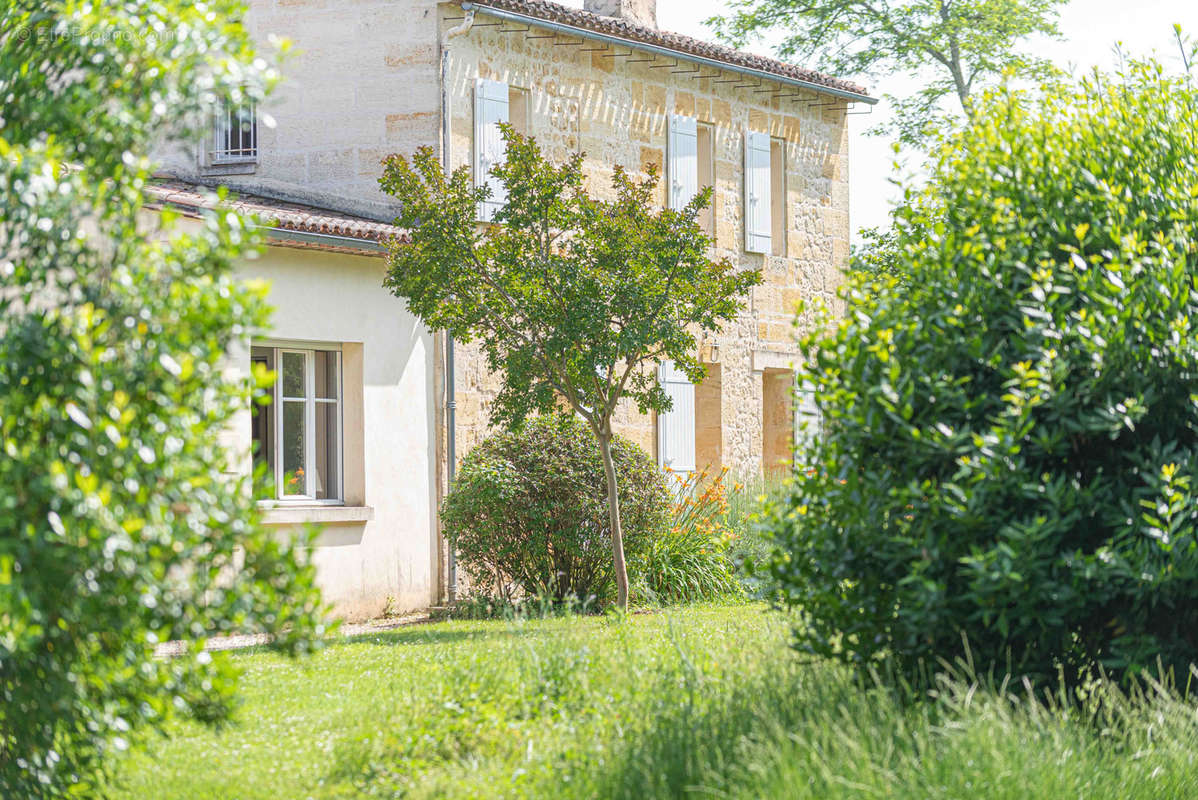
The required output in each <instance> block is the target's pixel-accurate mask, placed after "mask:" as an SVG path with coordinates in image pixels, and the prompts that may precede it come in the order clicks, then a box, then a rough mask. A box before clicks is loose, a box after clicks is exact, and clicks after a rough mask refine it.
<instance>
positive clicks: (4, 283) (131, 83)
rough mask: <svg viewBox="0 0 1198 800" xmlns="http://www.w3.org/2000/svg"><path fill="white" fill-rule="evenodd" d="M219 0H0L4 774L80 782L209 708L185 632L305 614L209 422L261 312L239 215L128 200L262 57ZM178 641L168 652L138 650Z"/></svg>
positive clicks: (234, 404) (20, 779)
mask: <svg viewBox="0 0 1198 800" xmlns="http://www.w3.org/2000/svg"><path fill="white" fill-rule="evenodd" d="M243 13H244V9H243V7H242V6H241V5H240V4H238V3H233V2H225V0H216V2H214V3H210V4H205V5H195V4H192V3H183V2H174V0H164V1H162V2H150V1H148V0H131V1H130V2H125V3H100V4H86V3H84V4H79V3H60V2H52V3H47V2H44V1H39V2H29V1H28V0H21V1H20V2H12V0H10V1H9V2H6V3H4V4H3V5H2V6H0V29H2V30H3V31H4V35H3V36H2V37H0V97H3V98H4V103H3V111H2V112H0V113H2V115H3V120H2V128H0V196H2V197H3V208H4V222H3V224H2V225H0V449H2V450H3V456H2V457H0V796H3V797H6V798H7V797H11V798H22V799H24V798H41V797H61V796H71V797H82V796H87V797H92V796H96V795H97V794H98V792H99V790H98V789H97V788H96V780H97V776H98V774H99V772H100V771H102V770H103V769H104V768H105V767H108V766H110V765H111V764H112V762H113V756H114V755H115V754H116V753H118V752H119V751H121V750H123V749H125V748H126V747H127V746H128V745H129V742H130V740H131V737H132V736H133V735H134V734H136V733H137V731H138V730H139V729H142V728H145V727H150V728H154V727H159V726H161V725H162V724H163V723H164V721H165V720H166V719H167V718H169V717H171V716H173V715H182V716H188V717H194V718H196V719H200V720H203V721H205V722H210V723H216V722H219V721H221V720H224V719H226V718H227V717H228V716H229V713H230V711H231V710H232V709H233V706H234V702H235V696H234V689H235V682H234V677H235V672H236V670H234V669H233V667H232V666H231V665H230V663H229V661H228V660H227V659H226V658H225V657H224V656H222V655H219V654H211V655H210V654H207V653H204V652H201V647H202V645H203V641H204V637H206V636H208V635H210V634H215V633H226V632H233V631H237V632H246V633H253V632H265V633H271V634H275V635H277V636H278V637H279V640H278V641H279V646H280V647H282V648H283V649H285V650H287V651H288V652H298V651H300V650H303V649H305V648H306V647H307V646H308V645H309V643H310V642H311V640H312V638H313V635H314V634H316V633H317V632H318V630H319V622H318V617H317V611H318V605H319V595H318V594H317V592H316V590H315V589H314V588H313V571H312V569H311V568H310V567H306V566H301V565H300V563H299V561H298V552H299V548H300V546H301V545H302V544H303V542H302V541H292V540H290V539H285V538H279V537H277V536H275V535H272V534H271V533H269V532H268V531H266V530H264V529H263V528H261V527H259V525H258V524H257V523H256V522H255V513H254V504H253V501H252V500H251V492H250V487H249V486H248V485H247V484H248V479H238V478H233V477H230V468H231V467H232V462H231V459H232V456H231V454H230V453H229V452H228V451H226V449H225V448H224V447H222V446H221V444H220V441H219V437H220V435H221V433H222V432H224V431H225V430H226V429H227V428H228V427H229V426H230V425H231V424H232V423H233V418H234V414H235V413H237V412H238V411H240V410H243V409H244V408H246V406H247V404H248V403H249V402H250V392H251V390H252V388H253V387H251V386H250V385H249V384H248V383H247V382H240V381H234V380H232V379H230V378H228V377H227V376H226V375H225V373H224V371H223V366H224V365H225V363H226V354H227V353H228V352H229V350H230V347H232V346H234V345H235V344H237V343H240V342H243V341H244V340H245V339H246V338H247V337H248V336H249V335H250V334H252V333H254V332H256V331H260V330H261V329H262V328H263V326H264V325H265V323H266V321H267V309H266V306H265V304H264V301H263V298H264V288H263V287H261V286H258V287H250V286H246V285H243V284H241V283H239V282H237V281H236V280H234V277H233V274H232V269H231V264H232V262H233V261H234V259H236V258H238V257H240V256H242V255H243V254H246V253H247V252H249V250H248V248H250V247H251V246H252V245H253V243H254V241H255V237H254V236H253V235H252V233H251V231H250V230H249V229H248V228H247V227H246V225H245V223H244V222H243V221H242V220H241V219H240V218H239V217H237V216H236V215H234V214H224V213H220V214H211V215H208V216H207V217H206V218H205V219H204V220H203V221H202V224H200V225H199V226H197V229H196V230H194V232H191V233H183V232H180V231H177V230H172V229H171V226H170V219H171V215H169V214H166V213H163V214H162V215H161V217H160V220H161V228H160V229H155V225H153V224H151V223H150V220H149V219H148V218H147V217H146V216H145V215H143V212H142V207H143V194H142V192H143V189H144V186H145V183H146V180H147V178H148V176H149V174H150V169H151V165H150V163H149V162H148V161H147V159H146V154H147V153H148V152H149V151H150V149H151V147H152V145H153V144H154V143H155V142H160V141H162V138H163V137H165V136H171V135H179V136H185V135H188V134H189V126H190V125H191V124H194V123H195V122H197V121H200V120H202V119H204V117H205V114H206V112H208V111H210V110H211V108H213V105H214V103H215V102H216V101H217V98H219V97H226V96H227V97H231V98H233V99H235V100H237V99H241V98H243V97H247V96H248V97H251V98H259V97H261V96H262V93H263V91H264V90H265V88H266V87H267V86H268V85H269V84H270V83H271V82H273V81H274V79H275V78H276V75H275V73H274V71H273V70H272V69H271V68H269V67H268V65H267V64H265V62H263V61H261V60H260V59H258V58H256V56H255V55H254V52H253V50H252V48H251V45H250V40H249V37H248V35H247V34H246V32H245V31H244V29H243V28H242V27H241V26H240V25H239V24H237V23H235V22H232V21H230V20H236V19H239V18H240V17H241V16H242V15H243ZM172 639H184V640H188V641H189V645H188V647H187V649H186V653H185V654H184V655H183V656H181V657H179V658H172V659H158V658H155V656H154V653H155V647H156V645H158V644H159V643H161V642H164V641H167V640H172Z"/></svg>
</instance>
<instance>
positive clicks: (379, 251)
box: [265, 228, 387, 255]
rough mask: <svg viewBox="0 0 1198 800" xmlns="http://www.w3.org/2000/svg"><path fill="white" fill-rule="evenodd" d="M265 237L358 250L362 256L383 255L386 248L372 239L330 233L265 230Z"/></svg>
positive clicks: (283, 229) (280, 229)
mask: <svg viewBox="0 0 1198 800" xmlns="http://www.w3.org/2000/svg"><path fill="white" fill-rule="evenodd" d="M265 230H266V236H267V238H269V239H275V240H278V241H282V242H293V243H295V244H307V245H313V246H315V247H322V246H323V247H339V248H345V249H347V250H358V251H361V252H362V254H363V255H383V254H385V253H386V252H387V246H386V245H384V244H381V243H380V242H376V241H374V240H372V239H357V238H355V237H352V236H338V235H336V234H332V233H308V232H307V231H293V230H290V229H288V228H265Z"/></svg>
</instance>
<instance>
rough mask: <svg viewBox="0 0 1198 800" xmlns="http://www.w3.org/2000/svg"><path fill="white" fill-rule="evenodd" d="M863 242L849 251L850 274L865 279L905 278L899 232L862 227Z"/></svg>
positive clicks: (891, 229)
mask: <svg viewBox="0 0 1198 800" xmlns="http://www.w3.org/2000/svg"><path fill="white" fill-rule="evenodd" d="M860 235H861V242H860V243H858V244H854V245H853V248H852V251H851V252H850V253H849V274H850V275H853V276H860V277H861V278H863V279H864V280H865V281H875V280H885V279H889V278H894V279H896V280H897V281H898V282H900V283H902V282H903V280H904V277H905V276H904V274H903V262H902V250H901V244H900V242H899V237H898V233H897V232H896V231H895V230H894V229H893V228H890V229H887V230H882V229H881V228H862V229H861V231H860Z"/></svg>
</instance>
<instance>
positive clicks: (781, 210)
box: [770, 139, 786, 256]
mask: <svg viewBox="0 0 1198 800" xmlns="http://www.w3.org/2000/svg"><path fill="white" fill-rule="evenodd" d="M770 223H771V225H770V252H771V253H773V254H774V255H776V256H784V255H786V142H785V140H783V139H770Z"/></svg>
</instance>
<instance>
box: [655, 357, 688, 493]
mask: <svg viewBox="0 0 1198 800" xmlns="http://www.w3.org/2000/svg"><path fill="white" fill-rule="evenodd" d="M657 378H658V381H659V382H660V383H661V388H662V389H663V390H664V391H665V393H666V395H668V396H669V398H670V400H671V401H672V403H673V405H672V406H671V408H670V410H669V411H662V412H660V413H658V415H657V457H658V460H659V461H661V465H662V466H663V467H665V468H666V469H668V470H670V471H672V472H694V471H695V385H694V384H693V383H691V382H690V378H688V377H686V373H685V372H683V371H682V370H680V369H678V367H677V366H675V365H674V362H673V361H666V362H664V363H662V365H661V366H660V367H659V368H658V373H657Z"/></svg>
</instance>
